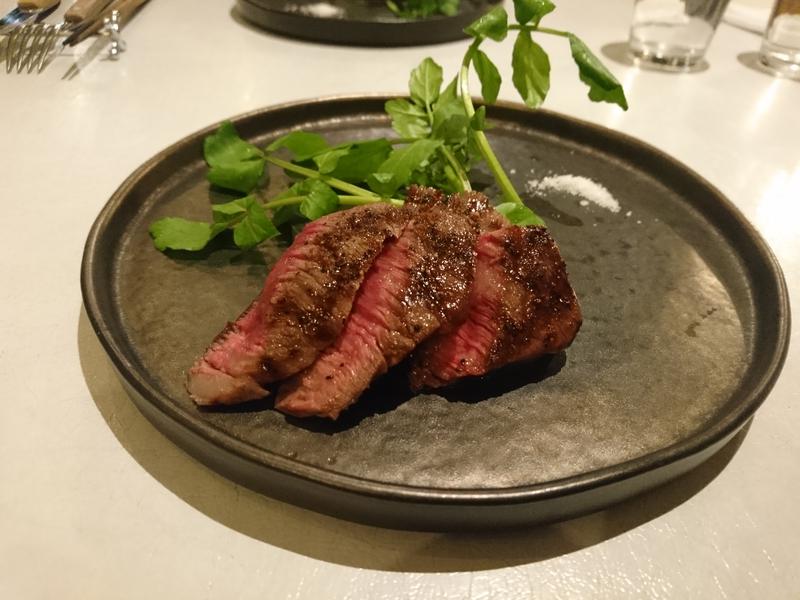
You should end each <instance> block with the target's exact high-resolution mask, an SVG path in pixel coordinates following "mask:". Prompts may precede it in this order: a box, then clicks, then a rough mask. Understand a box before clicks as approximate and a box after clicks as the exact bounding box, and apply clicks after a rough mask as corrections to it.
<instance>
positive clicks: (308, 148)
mask: <svg viewBox="0 0 800 600" xmlns="http://www.w3.org/2000/svg"><path fill="white" fill-rule="evenodd" d="M280 148H286V149H287V150H289V151H290V152H291V153H292V154H293V155H294V160H295V161H298V162H300V161H304V160H308V159H309V158H311V157H312V156H315V155H317V154H319V153H320V152H324V151H325V150H327V149H328V148H329V146H328V142H326V141H325V138H324V137H322V136H321V135H319V134H318V133H311V132H308V131H293V132H291V133H288V134H286V135H284V136H282V137H279V138H278V139H277V140H275V141H274V142H272V143H271V144H270V145H269V146H267V152H275V151H276V150H279V149H280Z"/></svg>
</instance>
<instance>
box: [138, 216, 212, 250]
mask: <svg viewBox="0 0 800 600" xmlns="http://www.w3.org/2000/svg"><path fill="white" fill-rule="evenodd" d="M224 229H225V228H224V227H217V226H215V225H212V224H210V223H203V222H200V221H189V220H187V219H181V218H179V217H166V218H164V219H159V220H158V221H156V222H155V223H153V224H151V225H150V228H149V232H150V236H151V237H152V238H153V244H154V245H155V247H156V248H158V249H159V250H161V251H162V252H163V251H164V250H166V249H167V248H169V249H170V250H202V249H203V248H205V247H206V244H208V242H210V241H211V240H212V239H213V238H214V237H215V236H216V235H217V234H218V233H219V232H220V231H223V230H224Z"/></svg>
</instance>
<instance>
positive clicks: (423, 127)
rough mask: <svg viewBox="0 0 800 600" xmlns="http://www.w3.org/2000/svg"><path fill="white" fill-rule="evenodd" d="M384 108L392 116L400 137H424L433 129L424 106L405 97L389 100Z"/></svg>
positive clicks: (393, 126)
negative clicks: (412, 102)
mask: <svg viewBox="0 0 800 600" xmlns="http://www.w3.org/2000/svg"><path fill="white" fill-rule="evenodd" d="M384 108H385V110H386V112H387V113H388V114H389V116H390V117H391V118H392V129H394V130H395V131H396V132H397V134H398V135H399V136H400V137H404V138H422V137H426V136H427V135H430V132H431V129H430V125H429V124H428V117H427V114H426V112H425V109H424V108H421V107H419V106H417V105H415V104H411V102H409V101H408V100H404V99H403V98H396V99H394V100H389V101H388V102H387V103H386V104H385V106H384Z"/></svg>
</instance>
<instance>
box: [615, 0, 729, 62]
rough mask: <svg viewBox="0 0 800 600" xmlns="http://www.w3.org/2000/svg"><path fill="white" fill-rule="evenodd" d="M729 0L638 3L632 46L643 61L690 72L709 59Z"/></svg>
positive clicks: (635, 10) (674, 0)
mask: <svg viewBox="0 0 800 600" xmlns="http://www.w3.org/2000/svg"><path fill="white" fill-rule="evenodd" d="M727 4H728V0H637V1H636V4H635V6H634V10H633V21H632V23H631V28H630V35H629V39H628V45H629V47H630V51H631V53H632V54H633V56H634V57H635V58H636V59H638V60H641V61H646V62H647V63H650V64H653V65H658V66H661V67H664V68H667V69H686V68H689V67H692V66H693V65H695V64H697V63H698V62H699V61H700V60H701V59H702V58H703V56H704V55H705V52H706V49H707V48H708V45H709V44H710V43H711V39H712V38H713V37H714V32H715V30H716V28H717V25H718V24H719V21H720V19H721V18H722V14H723V13H724V12H725V7H726V6H727Z"/></svg>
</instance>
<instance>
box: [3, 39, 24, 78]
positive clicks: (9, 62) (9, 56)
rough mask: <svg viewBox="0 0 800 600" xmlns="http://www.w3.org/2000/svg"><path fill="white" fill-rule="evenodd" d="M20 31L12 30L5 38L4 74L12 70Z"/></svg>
mask: <svg viewBox="0 0 800 600" xmlns="http://www.w3.org/2000/svg"><path fill="white" fill-rule="evenodd" d="M20 29H21V28H20ZM20 29H14V30H13V31H12V32H11V33H10V34H9V35H8V37H7V38H6V73H11V71H12V70H13V69H14V53H15V52H14V50H15V48H16V46H17V43H18V42H19V36H20Z"/></svg>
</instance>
